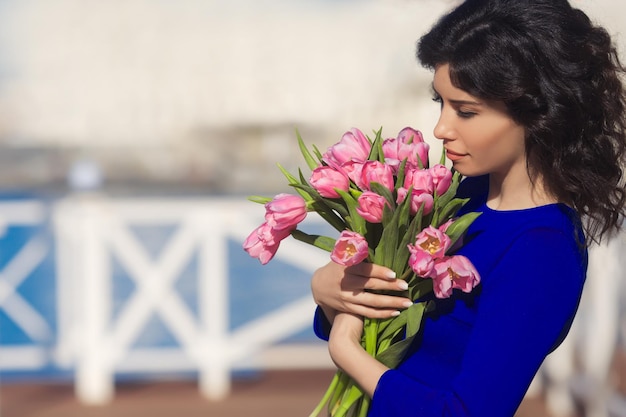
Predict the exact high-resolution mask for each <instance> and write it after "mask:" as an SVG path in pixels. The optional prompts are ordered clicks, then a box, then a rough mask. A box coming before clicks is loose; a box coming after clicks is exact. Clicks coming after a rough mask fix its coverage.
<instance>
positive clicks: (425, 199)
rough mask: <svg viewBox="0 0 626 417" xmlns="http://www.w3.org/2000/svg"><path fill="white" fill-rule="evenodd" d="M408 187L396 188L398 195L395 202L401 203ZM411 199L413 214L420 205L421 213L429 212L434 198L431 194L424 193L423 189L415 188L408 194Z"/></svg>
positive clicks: (431, 209)
mask: <svg viewBox="0 0 626 417" xmlns="http://www.w3.org/2000/svg"><path fill="white" fill-rule="evenodd" d="M408 191H409V190H408V189H406V188H404V187H400V188H398V197H397V199H396V202H397V203H398V204H401V203H402V202H403V201H404V200H405V199H406V197H407V193H408ZM410 199H411V209H410V211H411V214H412V215H415V214H417V212H418V211H419V209H420V207H422V206H423V209H422V214H429V213H430V212H431V211H433V204H434V199H433V196H432V194H430V193H425V192H423V191H420V190H417V191H415V190H414V191H413V192H412V193H411V196H410Z"/></svg>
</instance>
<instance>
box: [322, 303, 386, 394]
mask: <svg viewBox="0 0 626 417" xmlns="http://www.w3.org/2000/svg"><path fill="white" fill-rule="evenodd" d="M362 334H363V319H361V317H359V316H356V315H354V314H349V313H338V314H337V315H336V317H335V322H334V324H333V327H332V329H331V331H330V337H329V339H328V351H329V353H330V357H331V358H332V360H333V362H334V363H335V365H337V367H338V368H340V369H342V370H343V371H344V372H346V373H347V374H348V375H350V376H351V377H352V378H353V379H354V380H355V381H356V382H357V384H359V386H360V387H361V388H362V389H363V390H364V391H365V392H366V393H367V395H369V396H370V397H372V396H373V395H374V390H375V389H376V385H377V384H378V380H379V379H380V377H381V376H382V374H384V373H385V372H386V371H387V370H388V369H389V368H387V367H386V366H385V365H383V364H382V363H380V362H378V361H377V360H376V359H374V358H373V357H372V356H370V355H369V354H368V353H367V352H366V351H365V350H364V349H363V348H362V347H361V335H362Z"/></svg>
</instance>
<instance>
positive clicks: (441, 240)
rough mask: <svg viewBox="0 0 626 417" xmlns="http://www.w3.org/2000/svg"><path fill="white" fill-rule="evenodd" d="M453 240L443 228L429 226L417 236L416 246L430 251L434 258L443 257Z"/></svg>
mask: <svg viewBox="0 0 626 417" xmlns="http://www.w3.org/2000/svg"><path fill="white" fill-rule="evenodd" d="M451 244H452V242H451V241H450V237H449V236H448V235H446V234H445V233H443V232H442V231H441V230H439V229H437V228H434V227H432V226H428V227H427V228H425V229H424V230H422V231H421V232H419V233H418V234H417V236H416V237H415V246H417V247H420V248H421V249H422V250H424V251H425V252H428V253H430V255H431V256H432V257H434V258H443V257H444V256H445V255H446V251H447V250H448V249H449V248H450V245H451Z"/></svg>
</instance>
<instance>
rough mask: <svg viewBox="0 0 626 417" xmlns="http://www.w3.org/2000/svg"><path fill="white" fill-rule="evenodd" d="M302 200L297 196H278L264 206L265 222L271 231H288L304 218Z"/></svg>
mask: <svg viewBox="0 0 626 417" xmlns="http://www.w3.org/2000/svg"><path fill="white" fill-rule="evenodd" d="M306 213H307V209H306V202H305V201H304V199H303V198H302V197H300V196H297V195H291V194H278V195H277V196H276V197H274V199H273V200H272V201H270V202H269V203H267V204H265V221H266V222H267V224H268V225H269V226H271V227H272V229H276V230H290V229H293V228H295V227H296V226H297V225H298V223H300V222H301V221H302V220H304V218H305V217H306Z"/></svg>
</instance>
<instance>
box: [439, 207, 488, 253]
mask: <svg viewBox="0 0 626 417" xmlns="http://www.w3.org/2000/svg"><path fill="white" fill-rule="evenodd" d="M481 214H482V213H479V212H475V211H472V212H469V213H465V214H464V215H462V216H461V217H459V218H458V219H456V220H455V221H454V222H452V224H451V225H450V226H448V228H447V229H446V234H447V235H448V236H449V237H450V240H451V241H452V245H454V244H455V243H456V241H457V240H459V238H460V237H461V236H463V234H464V233H465V231H466V230H467V228H468V227H470V225H471V224H472V223H473V222H474V220H476V219H477V218H478V216H480V215H481Z"/></svg>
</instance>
